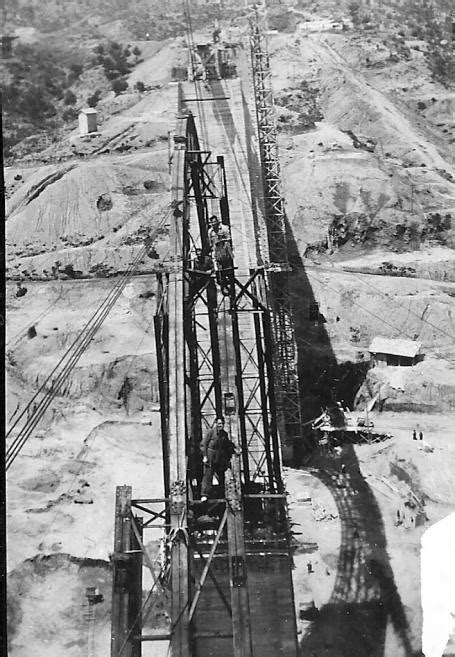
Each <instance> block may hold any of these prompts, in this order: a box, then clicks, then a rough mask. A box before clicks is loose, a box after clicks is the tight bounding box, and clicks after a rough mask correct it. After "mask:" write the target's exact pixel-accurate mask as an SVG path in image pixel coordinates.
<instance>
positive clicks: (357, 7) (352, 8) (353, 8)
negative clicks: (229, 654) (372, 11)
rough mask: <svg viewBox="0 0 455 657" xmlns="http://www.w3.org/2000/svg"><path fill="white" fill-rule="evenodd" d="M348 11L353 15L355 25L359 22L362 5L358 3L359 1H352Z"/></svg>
mask: <svg viewBox="0 0 455 657" xmlns="http://www.w3.org/2000/svg"><path fill="white" fill-rule="evenodd" d="M348 9H349V13H350V14H351V18H352V22H353V23H354V24H356V23H358V22H359V10H360V3H359V2H357V0H352V1H351V2H350V3H349V4H348Z"/></svg>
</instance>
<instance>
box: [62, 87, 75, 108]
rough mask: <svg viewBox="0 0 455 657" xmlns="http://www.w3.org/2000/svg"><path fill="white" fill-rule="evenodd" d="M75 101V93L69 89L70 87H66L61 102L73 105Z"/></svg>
mask: <svg viewBox="0 0 455 657" xmlns="http://www.w3.org/2000/svg"><path fill="white" fill-rule="evenodd" d="M76 101H77V97H76V95H75V94H74V93H73V92H72V91H71V89H67V90H66V91H65V95H64V96H63V102H64V103H65V105H74V104H75V102H76Z"/></svg>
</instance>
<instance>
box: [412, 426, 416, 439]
mask: <svg viewBox="0 0 455 657" xmlns="http://www.w3.org/2000/svg"><path fill="white" fill-rule="evenodd" d="M412 440H417V431H416V430H415V429H414V431H413V432H412Z"/></svg>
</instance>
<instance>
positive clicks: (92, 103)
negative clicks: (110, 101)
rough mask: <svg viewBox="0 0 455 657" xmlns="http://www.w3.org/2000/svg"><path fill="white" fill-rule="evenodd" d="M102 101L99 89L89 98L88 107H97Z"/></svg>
mask: <svg viewBox="0 0 455 657" xmlns="http://www.w3.org/2000/svg"><path fill="white" fill-rule="evenodd" d="M100 99H101V91H100V90H99V89H97V90H96V91H95V93H94V94H92V95H91V96H89V97H88V98H87V105H88V106H89V107H96V106H97V105H98V103H99V101H100Z"/></svg>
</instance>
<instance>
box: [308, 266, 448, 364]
mask: <svg viewBox="0 0 455 657" xmlns="http://www.w3.org/2000/svg"><path fill="white" fill-rule="evenodd" d="M307 275H308V278H311V276H313V278H315V279H316V280H317V281H318V282H319V283H320V284H321V285H322V286H324V287H325V288H326V289H328V290H330V291H331V292H334V293H335V294H336V295H337V296H341V294H342V293H341V292H340V291H339V290H336V289H335V288H334V287H331V286H330V285H327V283H326V281H323V280H322V279H321V278H319V277H318V276H316V275H315V274H314V273H313V274H310V273H309V272H307ZM352 303H353V304H354V305H355V306H358V307H359V308H362V310H364V311H365V312H366V313H368V314H369V315H371V316H372V317H374V318H375V319H378V320H379V321H380V322H382V323H383V324H386V325H387V326H389V327H390V328H392V329H394V331H397V332H398V334H399V335H404V336H406V337H407V338H409V339H410V340H412V339H413V338H412V337H411V336H410V334H409V333H407V332H406V331H404V330H403V329H399V328H398V327H397V326H395V325H394V324H391V323H390V322H388V321H387V320H386V319H384V318H383V317H380V316H379V315H377V314H376V313H374V312H372V311H371V310H368V308H366V307H365V306H364V305H362V304H361V303H358V302H357V301H352ZM429 351H434V349H431V348H430V349H429ZM436 356H437V357H438V358H440V359H441V360H445V361H447V362H448V363H450V364H451V365H452V364H453V363H452V361H450V360H449V359H448V358H445V357H444V356H441V355H440V354H436Z"/></svg>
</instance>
